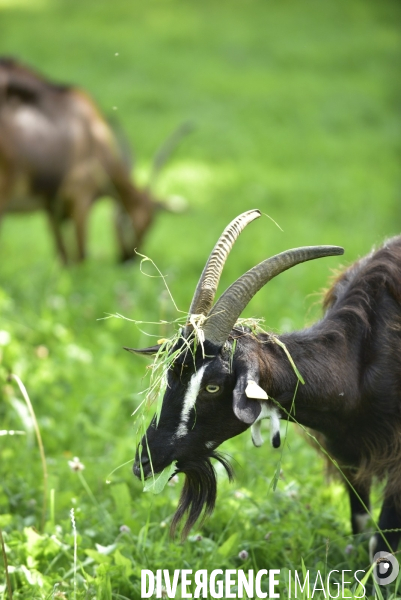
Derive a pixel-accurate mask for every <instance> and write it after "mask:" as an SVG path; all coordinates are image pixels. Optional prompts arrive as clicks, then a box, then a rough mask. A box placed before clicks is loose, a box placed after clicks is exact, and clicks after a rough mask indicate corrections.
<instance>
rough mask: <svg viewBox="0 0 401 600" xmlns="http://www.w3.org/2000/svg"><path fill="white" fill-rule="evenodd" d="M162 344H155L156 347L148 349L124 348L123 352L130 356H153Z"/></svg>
mask: <svg viewBox="0 0 401 600" xmlns="http://www.w3.org/2000/svg"><path fill="white" fill-rule="evenodd" d="M161 346H162V344H156V346H150V347H149V348H126V347H125V346H124V350H127V351H128V352H132V354H144V355H145V356H154V355H155V354H157V353H158V352H159V350H160V348H161Z"/></svg>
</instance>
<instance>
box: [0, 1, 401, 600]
mask: <svg viewBox="0 0 401 600" xmlns="http://www.w3.org/2000/svg"><path fill="white" fill-rule="evenodd" d="M400 17H401V6H400V4H399V2H397V1H396V0H394V1H392V0H382V1H381V2H377V0H347V1H345V0H338V1H334V0H327V1H326V2H322V1H318V0H303V2H299V1H297V0H286V1H285V2H273V1H272V0H248V1H247V2H244V1H240V0H220V1H219V2H213V1H212V0H203V1H202V2H195V1H189V0H188V1H187V2H184V1H183V0H147V2H140V1H139V0H131V1H127V0H114V1H113V2H110V1H108V0H85V1H84V2H78V1H77V0H0V54H2V55H12V56H17V57H19V58H20V59H22V60H23V61H25V62H27V63H28V64H30V65H32V66H35V67H36V68H37V69H39V70H40V71H42V72H43V73H45V74H46V75H48V76H51V77H52V78H54V79H56V80H58V81H64V82H72V83H74V84H77V85H80V86H82V87H84V88H85V89H87V90H88V91H89V92H90V93H91V94H92V95H93V96H94V98H95V99H96V100H97V102H98V103H99V105H100V106H101V108H102V110H103V111H104V112H105V113H106V114H108V115H112V116H113V117H115V118H117V119H118V121H119V123H120V124H121V127H122V129H123V130H124V131H125V132H126V135H127V138H128V139H129V140H130V142H131V143H132V146H133V148H134V151H135V168H134V171H133V172H134V176H135V177H136V178H137V180H138V181H140V182H141V184H142V185H145V184H146V181H147V177H148V175H149V172H150V165H151V160H152V156H153V154H154V152H155V150H156V149H157V147H158V145H159V144H160V143H161V141H162V140H163V139H164V138H165V137H166V136H167V135H168V134H169V133H170V132H171V131H172V130H173V129H174V128H175V127H176V126H177V125H179V124H180V123H182V122H183V121H185V120H188V119H189V120H191V121H193V123H194V126H195V128H194V131H193V132H192V133H191V135H189V136H188V137H187V138H185V140H183V141H182V143H181V145H180V146H179V148H177V151H176V152H175V154H174V155H173V156H172V158H171V160H170V161H169V163H168V165H167V166H166V167H165V169H164V171H163V172H162V174H161V176H160V178H159V180H158V182H157V187H156V192H157V194H158V196H159V197H160V198H166V197H167V196H169V195H179V196H182V197H184V198H185V199H186V200H187V203H188V209H187V211H186V212H184V213H182V214H180V215H175V214H170V213H163V214H160V215H158V218H157V220H156V222H155V224H154V227H153V229H152V231H151V232H150V233H149V235H148V237H147V240H146V243H145V247H144V252H145V253H146V255H147V256H149V257H151V258H152V260H153V261H154V262H155V264H156V265H157V267H158V268H159V269H160V271H161V273H163V275H165V279H166V282H167V283H168V286H169V289H170V290H171V292H172V295H173V297H174V300H175V302H176V304H177V306H178V307H179V308H180V310H183V311H186V310H188V308H189V302H190V300H191V294H192V292H193V289H194V286H195V285H196V282H197V280H198V277H199V274H200V272H201V270H202V268H203V265H204V262H205V260H206V258H207V256H208V253H209V252H210V250H211V248H212V247H213V245H214V243H215V241H216V240H217V237H218V236H219V234H220V233H221V231H222V230H223V228H224V227H225V225H226V224H227V223H228V222H229V221H230V220H231V219H232V218H234V217H235V216H236V215H237V214H239V213H241V212H243V211H245V210H248V209H251V208H260V209H261V210H262V211H263V212H264V213H266V214H268V215H270V216H271V217H272V219H274V220H275V221H276V222H277V223H278V224H279V225H280V227H281V229H282V230H281V229H279V228H278V227H277V226H276V225H275V224H274V223H273V222H272V220H270V219H268V218H266V217H263V218H261V219H259V220H258V221H257V222H255V223H253V224H251V225H250V226H249V227H248V229H247V230H246V231H245V232H244V233H243V234H242V235H241V237H240V239H239V241H238V242H237V244H236V247H235V248H234V250H233V252H232V254H231V255H230V257H229V260H228V262H227V265H226V268H225V271H224V273H223V277H222V282H221V289H224V286H227V285H229V283H231V282H232V281H233V280H234V279H235V278H237V277H238V276H239V275H240V274H242V273H243V272H244V271H245V270H247V269H248V268H250V267H251V266H253V265H254V264H256V263H257V262H259V261H261V260H262V259H264V258H266V257H267V256H268V255H271V254H275V253H277V252H280V251H282V250H284V249H286V248H290V247H295V246H301V245H312V244H337V245H341V246H344V248H345V251H346V252H345V255H344V257H341V260H338V259H337V258H329V259H324V260H320V261H316V262H313V263H308V264H306V265H300V266H298V267H296V268H294V269H293V270H291V271H289V272H287V273H284V274H283V275H281V276H280V277H279V278H277V280H274V281H272V282H271V283H270V284H269V285H268V286H267V287H266V288H264V289H263V290H262V291H261V292H259V294H258V295H257V296H256V297H255V298H254V299H253V300H252V302H251V303H250V305H249V306H248V308H247V310H246V313H245V316H257V317H261V316H263V317H265V319H266V328H268V329H269V330H273V331H275V332H280V331H284V330H290V329H294V328H301V327H303V326H305V325H307V324H309V323H311V322H313V320H315V319H317V318H319V315H320V308H319V302H320V298H321V294H320V293H321V291H322V289H323V288H324V287H326V286H327V285H328V280H329V277H330V275H331V273H332V270H333V269H337V268H339V267H340V266H341V265H347V264H349V263H351V262H352V261H353V260H355V259H356V258H357V257H358V256H362V255H364V254H365V253H367V252H368V251H369V250H370V248H371V247H372V246H373V245H375V244H376V245H377V244H379V243H380V242H381V241H382V240H383V239H384V238H386V237H389V236H392V235H395V234H397V233H399V232H400V231H401V197H400V195H401V186H400V183H401V182H400V168H399V160H400V129H401V128H400V124H401V118H400V112H399V105H400V97H401V94H400V84H399V72H400V67H401V53H400V27H399V23H400ZM115 256H116V248H115V245H114V237H113V225H112V206H111V204H110V201H108V200H107V199H105V200H104V201H102V202H99V203H98V205H97V206H96V208H95V209H94V210H93V212H92V215H91V229H90V258H89V259H88V260H87V262H86V263H85V264H82V265H79V266H75V267H72V268H69V269H62V268H61V267H60V265H59V263H58V262H57V259H56V257H55V253H54V250H53V246H52V240H51V238H50V236H49V235H48V231H47V224H46V221H45V218H44V216H43V215H39V214H32V215H26V216H20V217H19V216H10V217H6V218H5V219H4V220H3V222H2V225H1V234H0V416H1V421H0V430H1V432H0V433H1V435H0V476H1V482H2V486H1V488H0V528H1V531H2V533H3V538H4V544H5V553H6V555H7V559H8V563H9V565H10V568H9V571H10V575H9V578H10V583H11V587H12V597H13V598H14V600H17V599H18V600H20V599H21V600H22V599H26V600H45V599H56V598H58V599H60V598H67V599H68V600H81V599H82V600H83V599H85V600H94V599H95V598H96V599H97V600H111V599H113V600H114V599H116V600H117V599H118V600H124V599H125V600H126V599H129V600H137V599H139V598H140V597H141V593H140V573H141V569H150V570H152V571H156V569H170V570H171V571H173V570H174V569H192V570H194V571H196V570H198V569H208V570H209V571H211V570H212V569H215V568H222V569H244V570H246V571H247V570H248V569H255V570H256V571H257V570H260V569H281V575H280V581H281V585H280V588H279V589H280V593H281V596H280V597H282V598H286V597H288V592H287V590H286V583H285V582H286V581H287V580H288V577H287V574H288V571H290V570H291V571H292V572H293V571H294V570H295V569H297V570H298V572H301V570H302V561H303V563H304V565H305V568H306V569H309V570H310V572H311V579H312V580H314V577H313V574H315V573H316V572H317V571H318V570H319V571H320V572H321V573H322V575H323V574H325V573H328V572H329V571H330V570H332V569H337V570H339V571H341V570H343V569H348V570H351V571H352V573H353V572H354V571H356V570H357V569H365V570H367V569H368V566H369V558H368V552H367V540H368V536H361V537H357V538H353V537H352V536H351V535H350V523H349V510H348V501H347V498H346V495H345V492H344V491H343V488H342V486H341V483H340V482H339V481H332V482H330V483H328V482H327V481H326V479H325V476H324V465H323V460H322V458H321V457H319V456H318V455H317V454H316V453H315V452H314V450H313V449H312V448H311V447H310V446H309V445H308V444H307V442H306V441H305V437H304V436H302V435H300V433H299V432H298V431H296V430H295V428H294V427H292V426H290V427H289V428H288V432H287V437H286V442H285V444H284V446H283V450H282V451H281V450H279V451H273V449H272V448H270V447H269V444H268V443H266V444H265V445H264V446H263V447H262V448H260V449H256V448H254V447H253V446H252V443H251V438H250V435H249V434H244V435H242V436H240V437H238V438H236V439H234V440H231V441H229V442H227V443H225V444H224V446H223V450H224V452H225V453H226V454H227V455H229V456H230V457H231V459H230V460H231V462H232V463H233V465H234V467H235V471H236V479H235V482H234V483H233V484H230V483H229V482H228V481H227V480H226V477H225V475H224V474H223V473H220V472H219V493H218V500H217V507H216V510H215V512H214V514H213V515H212V516H211V518H209V519H208V520H207V521H206V522H205V523H204V525H203V526H202V527H201V528H200V529H197V530H194V531H193V532H192V534H191V536H190V537H189V539H188V540H187V541H186V542H184V543H181V542H180V541H179V540H178V539H176V540H171V539H170V538H169V535H168V526H169V522H170V520H171V518H172V515H173V513H174V510H175V507H176V505H177V502H178V497H179V493H180V488H181V486H182V483H183V479H182V476H180V477H179V479H180V481H179V483H178V484H176V485H174V486H167V487H166V488H165V490H164V491H163V492H162V493H161V494H160V495H157V496H151V495H149V494H144V493H143V492H142V486H141V483H140V482H139V481H138V480H136V479H134V477H133V475H132V469H131V467H132V460H133V456H134V452H135V435H134V419H133V417H132V416H131V415H132V413H133V411H134V409H135V407H136V406H137V405H138V403H139V402H140V400H141V395H140V393H141V391H142V390H143V389H144V388H145V387H146V385H147V383H146V382H147V369H146V367H147V364H148V362H147V361H146V360H145V359H143V358H141V357H134V356H133V355H131V354H129V353H127V352H124V351H123V349H122V347H123V346H132V347H141V346H144V345H149V342H151V341H152V338H149V337H148V335H147V334H151V335H154V336H156V339H157V338H158V337H167V336H168V335H170V334H172V333H173V331H174V329H173V327H172V326H170V325H151V324H149V325H147V324H143V325H141V326H140V327H137V326H136V325H135V324H134V323H132V322H130V321H128V320H123V319H118V318H107V319H104V317H106V316H108V315H110V314H116V313H119V314H122V315H124V316H125V317H128V318H129V319H135V320H138V321H144V322H154V321H158V320H159V319H163V320H165V321H173V320H174V319H176V318H177V316H179V314H178V313H177V312H176V310H175V308H174V305H173V303H172V302H171V300H170V298H169V296H168V293H167V292H166V289H165V285H164V282H163V280H162V279H161V278H160V277H153V276H154V275H157V272H156V270H155V269H154V268H153V267H152V264H151V263H150V262H146V263H144V264H143V269H142V270H143V271H144V272H145V273H142V272H141V269H140V266H139V264H140V263H139V260H138V261H137V262H135V263H134V264H129V265H125V266H118V265H116V262H115ZM147 275H152V277H149V276H147ZM10 373H12V374H15V375H17V376H18V377H19V378H21V380H22V381H23V383H24V385H25V386H26V388H27V391H28V393H29V396H30V399H31V402H32V405H33V408H34V412H35V415H36V419H37V422H38V425H39V428H40V432H41V436H42V439H43V446H44V453H45V457H46V465H47V471H48V478H47V481H44V475H43V468H42V462H41V456H40V452H39V449H38V444H37V440H36V436H35V430H34V421H33V420H32V418H31V415H30V413H29V411H28V409H27V405H26V403H25V401H24V399H23V397H22V395H21V392H20V389H19V387H18V385H17V383H16V381H15V379H12V380H11V381H10V380H9V375H10ZM10 430H16V431H18V432H21V434H18V435H8V434H5V432H7V431H10ZM74 457H79V459H80V461H81V463H82V464H83V465H84V466H85V469H84V470H83V471H73V470H72V469H71V468H70V466H69V461H72V460H73V458H74ZM277 469H280V470H281V475H280V478H279V480H278V484H277V488H276V490H275V491H273V489H272V488H273V484H272V482H273V478H274V474H275V472H276V470H277ZM44 498H45V500H46V506H45V510H44V506H43V505H44ZM379 507H380V488H376V489H375V493H374V497H373V516H374V518H377V516H378V510H379ZM71 509H74V519H75V528H76V531H75V532H74V527H73V523H72V519H71V513H70V511H71ZM74 547H75V548H76V556H74V554H75V551H74ZM242 551H246V553H244V552H242ZM241 552H242V554H240V553H241ZM348 574H349V573H348ZM399 582H400V579H398V583H399ZM347 587H348V588H349V589H355V585H354V580H352V583H350V584H349V585H348V586H347V585H346V588H347ZM368 589H369V590H371V589H372V583H370V584H369V586H368ZM397 589H398V588H397V587H394V586H389V587H388V588H383V589H382V590H381V591H379V592H376V593H377V597H378V598H380V597H383V598H386V597H387V598H393V599H394V598H397V597H400V594H401V591H399V592H397ZM400 590H401V585H400ZM334 593H335V592H333V594H334ZM380 594H381V595H382V596H380ZM359 595H360V592H359ZM301 596H302V594H301ZM346 596H347V594H346ZM176 597H177V598H181V596H180V595H179V594H178V595H177V596H176ZM298 597H299V596H298ZM303 597H306V595H305V594H304V596H303ZM313 597H314V598H324V597H325V595H324V592H323V591H318V592H315V594H314V596H313ZM340 597H341V596H340ZM348 597H352V595H351V592H349V594H348ZM0 598H4V599H6V598H8V590H7V587H6V578H5V568H4V554H3V556H2V558H0Z"/></svg>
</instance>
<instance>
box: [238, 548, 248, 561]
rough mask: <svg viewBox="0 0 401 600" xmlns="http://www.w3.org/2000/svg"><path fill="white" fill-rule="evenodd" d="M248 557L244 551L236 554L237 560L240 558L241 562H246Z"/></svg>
mask: <svg viewBox="0 0 401 600" xmlns="http://www.w3.org/2000/svg"><path fill="white" fill-rule="evenodd" d="M248 556H249V554H248V552H247V551H246V550H241V552H239V553H238V558H240V559H241V560H246V559H247V558H248Z"/></svg>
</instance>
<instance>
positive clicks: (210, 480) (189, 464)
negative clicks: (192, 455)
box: [170, 452, 234, 541]
mask: <svg viewBox="0 0 401 600" xmlns="http://www.w3.org/2000/svg"><path fill="white" fill-rule="evenodd" d="M211 458H215V459H216V460H218V461H219V463H221V464H222V465H223V467H224V468H225V470H226V473H227V475H228V479H229V480H230V481H232V480H233V479H234V473H233V470H232V467H231V465H230V464H229V463H228V461H227V460H226V459H225V458H224V457H223V456H222V455H221V454H219V453H218V452H212V453H211V454H210V455H209V456H205V457H203V458H200V459H197V460H196V461H195V460H193V461H186V462H185V463H184V465H183V466H182V467H180V465H179V464H178V465H177V466H178V469H179V470H178V471H177V472H179V473H184V474H185V482H184V487H183V489H182V492H181V496H180V500H179V503H178V508H177V510H176V512H175V514H174V517H173V520H172V523H171V527H170V534H171V536H174V535H175V532H176V529H177V526H178V525H179V523H180V521H181V520H182V519H183V518H184V517H185V515H186V514H187V517H186V521H185V524H184V527H183V529H182V532H181V540H182V541H184V540H185V539H186V538H187V536H188V533H189V532H190V530H191V529H192V527H193V526H194V525H195V523H196V522H197V521H198V519H199V518H201V521H200V525H201V524H202V523H203V521H204V520H205V518H206V517H207V516H209V515H210V514H211V513H212V512H213V509H214V506H215V503H216V494H217V477H216V471H215V469H214V467H213V465H212V463H211V462H210V459H211Z"/></svg>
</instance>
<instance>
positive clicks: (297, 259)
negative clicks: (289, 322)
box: [203, 246, 344, 347]
mask: <svg viewBox="0 0 401 600" xmlns="http://www.w3.org/2000/svg"><path fill="white" fill-rule="evenodd" d="M343 253H344V249H343V248H341V247H340V246H305V247H303V248H294V249H293V250H287V251H286V252H282V253H281V254H277V255H276V256H272V257H271V258H268V259H266V260H264V261H263V262H261V263H259V264H258V265H256V267H253V269H250V270H249V271H247V272H246V273H245V274H244V275H242V277H239V278H238V279H237V280H236V281H235V282H234V283H233V284H232V285H230V287H229V288H227V290H226V291H225V292H224V294H222V295H221V296H220V298H219V300H218V301H217V302H216V304H215V305H214V306H213V308H212V310H211V311H210V313H209V315H208V319H207V321H206V322H205V324H204V327H203V330H204V334H205V339H207V340H209V341H210V342H213V343H214V344H216V345H217V346H220V347H221V346H222V345H223V344H224V343H225V341H226V340H227V339H228V336H229V333H230V331H231V330H232V328H233V327H234V325H235V322H236V321H237V319H238V317H239V316H240V314H241V313H242V311H243V310H244V308H245V307H246V306H247V304H248V303H249V302H250V300H251V299H252V298H253V296H254V295H255V294H256V292H258V291H259V290H260V289H261V288H262V287H263V286H264V285H265V284H266V283H267V282H268V281H270V279H273V277H276V275H279V274H280V273H282V272H283V271H286V270H287V269H290V268H291V267H294V266H295V265H297V264H299V263H302V262H306V261H307V260H314V259H315V258H322V257H324V256H336V255H339V254H343Z"/></svg>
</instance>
